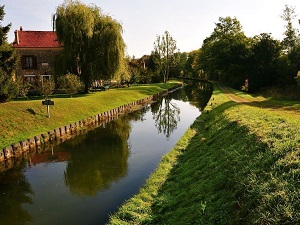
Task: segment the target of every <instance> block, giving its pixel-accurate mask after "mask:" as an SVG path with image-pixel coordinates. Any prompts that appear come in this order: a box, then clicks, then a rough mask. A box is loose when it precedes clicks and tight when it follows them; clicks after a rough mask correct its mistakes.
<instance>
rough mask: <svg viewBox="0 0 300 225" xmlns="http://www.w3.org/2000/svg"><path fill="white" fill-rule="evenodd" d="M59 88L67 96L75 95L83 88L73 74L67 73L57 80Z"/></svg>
mask: <svg viewBox="0 0 300 225" xmlns="http://www.w3.org/2000/svg"><path fill="white" fill-rule="evenodd" d="M57 82H58V86H59V88H61V89H63V90H65V91H66V92H67V93H68V94H70V95H71V97H72V95H74V94H77V93H78V92H79V91H80V90H81V89H82V87H83V84H82V82H81V81H80V79H79V77H78V76H77V75H75V74H71V73H68V74H66V75H63V76H61V77H59V78H58V80H57Z"/></svg>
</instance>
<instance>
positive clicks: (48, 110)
mask: <svg viewBox="0 0 300 225" xmlns="http://www.w3.org/2000/svg"><path fill="white" fill-rule="evenodd" d="M42 105H46V106H47V114H48V118H50V107H49V105H54V101H51V99H45V101H42Z"/></svg>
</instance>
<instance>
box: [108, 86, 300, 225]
mask: <svg viewBox="0 0 300 225" xmlns="http://www.w3.org/2000/svg"><path fill="white" fill-rule="evenodd" d="M222 90H223V89H222ZM222 90H221V89H219V88H218V86H215V90H214V93H213V95H212V97H211V99H210V102H209V103H208V106H207V107H206V109H205V111H204V112H203V113H202V115H200V116H199V117H198V118H197V119H196V121H195V122H194V124H193V125H192V126H191V128H190V129H189V130H188V131H187V132H186V133H185V135H184V136H183V137H182V138H181V139H180V140H179V142H178V143H177V145H176V146H175V147H174V149H172V150H171V151H170V152H169V153H168V154H167V155H166V156H164V157H163V158H162V161H161V163H160V165H159V167H158V168H157V170H156V171H155V172H154V173H153V174H152V175H151V176H150V178H149V179H148V180H147V182H146V185H145V186H144V187H143V188H142V189H141V190H140V192H139V193H138V194H137V195H135V196H134V197H132V198H131V199H129V200H127V201H126V202H125V203H124V204H123V205H122V206H121V207H120V208H119V210H118V212H116V214H114V215H112V216H111V218H110V222H109V224H135V225H136V224H153V225H154V224H155V225H158V224H161V225H162V224H168V225H173V224H176V225H187V224H211V225H215V224H232V225H235V224H249V225H250V224H251V225H252V224H261V225H265V224H270V225H271V224H272V225H273V224H300V115H299V112H300V102H299V101H294V102H292V101H290V102H289V101H284V100H280V99H270V98H266V97H263V96H252V95H247V94H245V93H242V92H239V91H236V90H232V89H228V90H229V91H230V95H228V93H227V92H226V94H225V93H224V92H223V91H222ZM234 99H235V100H236V101H234Z"/></svg>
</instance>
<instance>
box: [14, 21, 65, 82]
mask: <svg viewBox="0 0 300 225" xmlns="http://www.w3.org/2000/svg"><path fill="white" fill-rule="evenodd" d="M13 47H14V49H15V50H16V51H17V52H18V54H19V56H20V62H19V65H18V68H17V72H16V76H17V77H22V78H23V79H24V80H25V81H29V83H31V84H33V83H35V82H36V80H37V76H38V75H46V76H47V77H49V75H52V76H53V75H55V63H56V58H57V57H58V56H59V55H60V54H61V51H62V49H63V46H62V45H61V44H60V43H59V42H58V40H57V35H56V32H55V31H25V30H23V28H22V27H20V30H16V31H15V41H14V43H13Z"/></svg>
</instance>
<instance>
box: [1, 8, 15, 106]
mask: <svg viewBox="0 0 300 225" xmlns="http://www.w3.org/2000/svg"><path fill="white" fill-rule="evenodd" d="M4 15H5V12H4V5H3V6H0V102H6V101H9V100H10V99H11V98H13V97H16V96H17V94H18V88H17V85H16V84H15V82H14V81H13V73H14V71H15V69H16V66H17V61H18V57H17V54H16V52H15V51H14V49H13V48H12V45H11V44H8V43H7V33H8V32H9V30H10V27H11V24H8V25H7V26H4V27H3V26H2V24H1V21H2V20H3V18H4Z"/></svg>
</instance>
